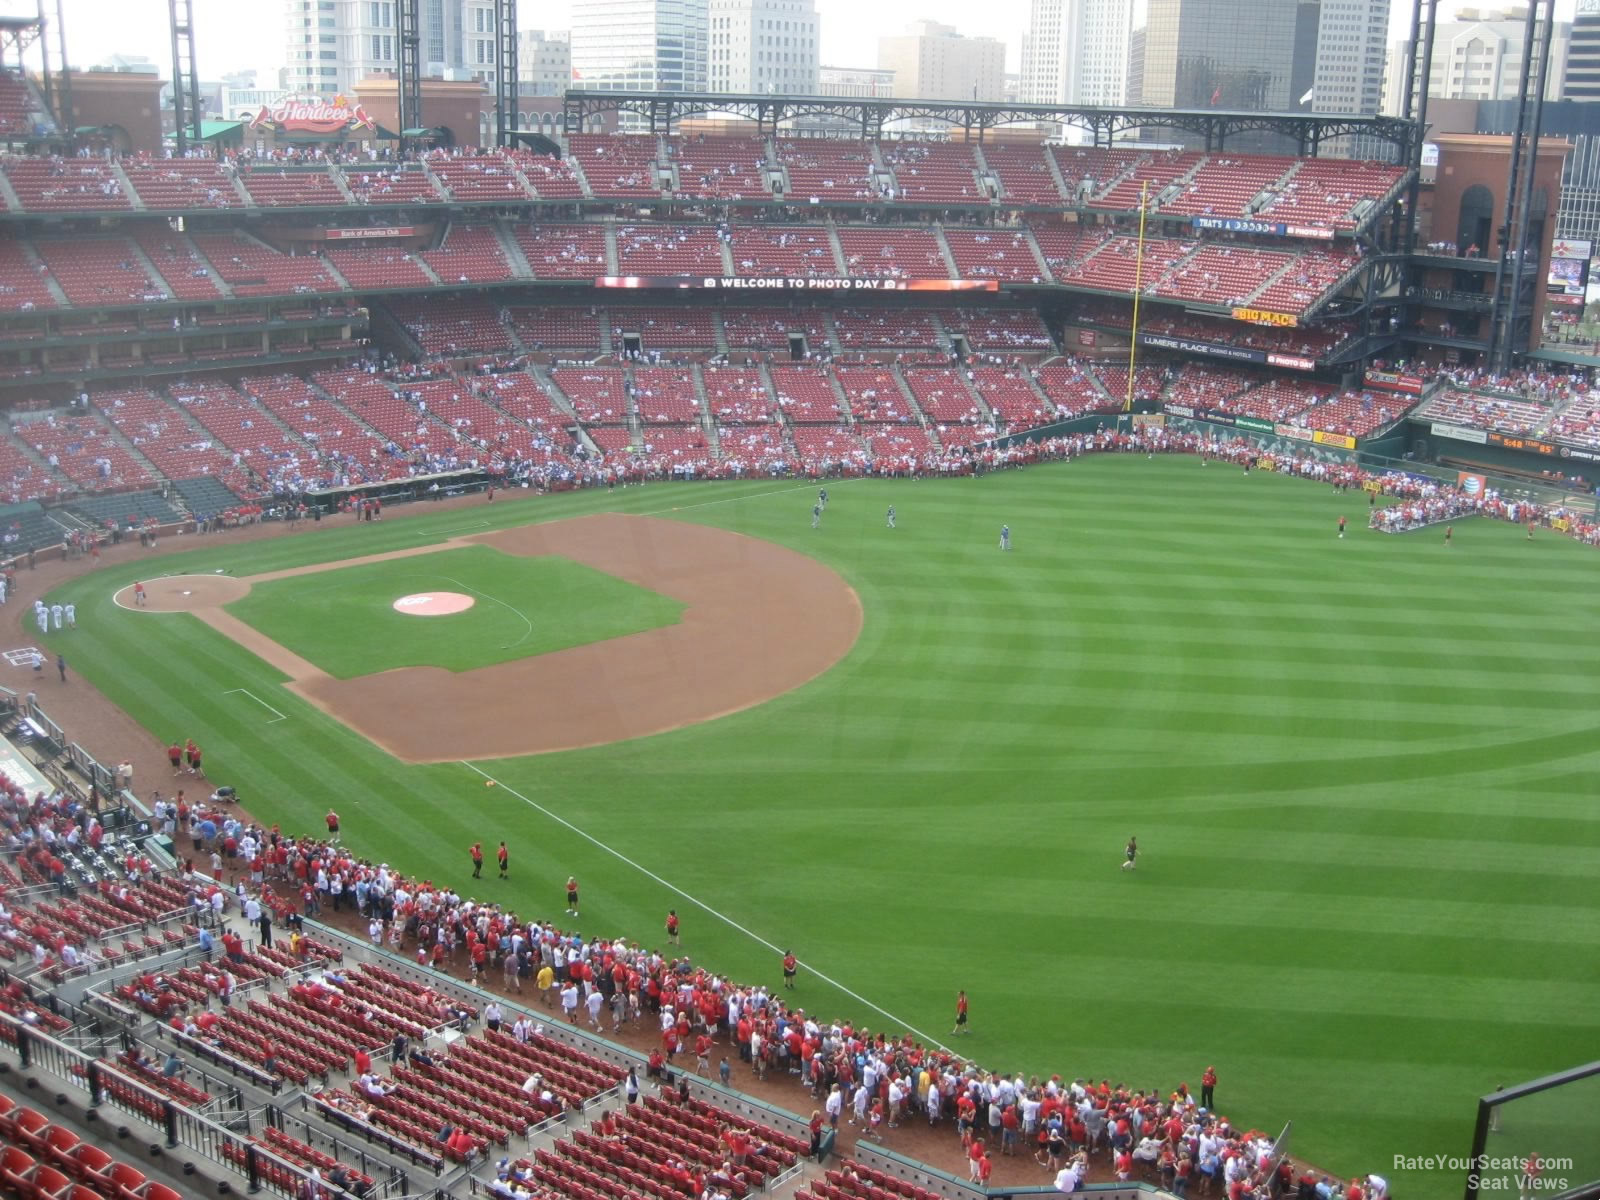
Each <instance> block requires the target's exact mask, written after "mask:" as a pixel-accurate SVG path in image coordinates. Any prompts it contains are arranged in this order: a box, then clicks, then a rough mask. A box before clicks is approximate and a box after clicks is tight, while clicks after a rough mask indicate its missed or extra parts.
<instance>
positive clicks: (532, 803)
mask: <svg viewBox="0 0 1600 1200" xmlns="http://www.w3.org/2000/svg"><path fill="white" fill-rule="evenodd" d="M786 490H787V489H786ZM713 503H720V501H714V502H713ZM645 515H647V514H645ZM459 761H460V762H461V765H462V766H463V767H466V768H467V770H469V771H472V772H474V773H475V774H477V775H480V776H482V777H483V778H484V779H486V780H488V781H490V782H491V783H493V784H494V785H495V786H496V787H499V788H502V789H504V790H505V791H507V792H510V793H511V794H512V795H513V796H515V797H516V798H517V799H518V800H521V801H522V802H523V803H524V804H526V805H527V806H528V807H529V808H531V809H534V810H535V811H536V812H540V813H543V814H544V815H545V816H547V817H549V818H550V819H551V820H552V821H554V822H556V824H558V825H564V826H565V827H566V828H568V829H570V830H571V831H572V832H573V833H575V834H577V835H578V836H579V837H581V838H583V840H584V841H586V842H589V843H590V844H592V845H594V846H597V847H599V848H600V849H601V850H604V851H605V852H606V853H607V854H609V855H611V856H612V857H613V858H617V859H621V860H622V861H623V862H625V863H627V864H628V866H630V867H632V868H633V869H634V870H635V871H638V872H639V873H640V874H641V875H644V876H646V877H648V878H650V879H652V880H654V881H655V882H656V883H659V884H660V885H661V886H662V887H664V888H666V889H667V890H668V891H671V892H676V893H677V894H678V895H680V896H682V897H683V898H684V899H685V900H687V901H688V902H689V903H690V904H693V905H694V906H695V907H696V908H699V909H702V910H704V911H705V912H708V913H710V914H711V915H712V916H713V917H715V918H716V919H717V920H719V921H721V922H722V923H723V924H725V925H730V926H732V927H733V928H734V929H737V930H738V931H739V932H740V933H742V934H744V935H745V936H746V937H747V938H750V939H751V940H752V941H755V942H759V943H760V944H761V945H763V946H765V947H766V948H767V949H768V950H771V951H772V952H773V953H774V954H782V953H783V950H782V948H781V947H779V946H775V945H773V944H772V943H771V942H769V941H767V939H766V938H764V937H762V936H761V935H760V934H759V933H756V932H755V931H754V930H751V929H746V928H745V927H744V926H743V925H741V924H739V922H737V921H735V920H734V919H733V918H732V917H730V916H728V915H727V914H726V913H721V912H718V911H717V910H716V909H714V908H712V907H711V906H710V905H709V904H707V903H706V902H705V901H704V900H701V899H699V898H698V897H696V896H691V895H690V894H689V893H688V892H686V891H684V890H683V889H682V888H681V887H679V886H678V885H677V884H675V883H671V882H669V881H668V880H665V879H663V878H661V876H659V875H657V874H656V873H655V872H654V871H652V870H651V869H650V868H649V867H646V866H644V865H643V864H642V863H637V862H635V861H634V860H633V859H631V858H629V857H628V856H627V855H626V854H624V853H622V851H620V850H618V849H616V848H615V847H613V846H608V845H606V843H604V842H602V841H601V840H600V839H599V838H597V837H595V836H594V835H593V834H592V833H589V832H587V831H585V830H582V829H579V828H578V827H577V826H576V825H574V824H573V823H572V822H571V821H569V820H567V819H566V818H565V817H563V816H561V815H560V814H559V813H554V812H551V811H550V810H549V809H548V808H546V807H545V806H544V805H542V804H540V803H539V802H538V801H537V800H530V799H529V798H528V797H527V796H524V795H523V794H522V793H521V792H519V791H517V789H516V788H514V787H509V786H507V785H506V784H504V783H502V782H501V781H500V780H498V779H496V778H495V777H494V776H493V775H490V774H489V773H488V772H486V771H483V770H481V769H480V768H478V767H477V766H475V765H474V764H472V763H469V762H467V761H466V760H465V759H461V760H459ZM797 961H798V962H799V963H800V965H801V966H803V967H805V969H806V970H807V971H809V972H810V973H811V974H812V975H815V976H816V977H817V978H818V979H820V980H822V982H823V983H826V984H828V985H830V986H832V987H835V988H837V989H838V990H839V991H841V992H843V993H844V994H845V995H846V996H849V997H850V998H851V999H852V1000H857V1001H859V1002H860V1003H862V1004H865V1005H866V1006H867V1007H868V1008H870V1009H871V1010H872V1011H873V1012H875V1013H878V1014H879V1015H881V1016H884V1017H887V1018H888V1019H889V1021H890V1022H891V1023H892V1024H894V1025H896V1026H898V1027H899V1028H901V1029H905V1030H908V1031H909V1032H911V1033H913V1034H915V1035H916V1036H917V1037H919V1038H921V1039H922V1040H923V1041H924V1042H926V1043H928V1044H929V1045H932V1046H937V1047H938V1048H939V1049H941V1050H948V1049H949V1047H948V1046H946V1045H945V1044H944V1043H943V1042H940V1041H939V1040H937V1039H936V1038H933V1037H931V1036H930V1035H928V1034H926V1033H923V1032H922V1030H920V1029H918V1028H917V1027H916V1026H915V1025H912V1024H911V1023H910V1022H909V1021H904V1020H901V1019H900V1018H899V1017H897V1016H895V1015H894V1014H893V1013H892V1012H890V1011H889V1010H888V1009H885V1008H879V1007H878V1006H877V1005H876V1004H874V1003H873V1002H872V1001H871V1000H868V999H867V998H866V997H865V996H863V995H862V994H861V993H860V992H854V991H851V990H850V989H849V988H847V987H845V985H844V984H842V983H840V982H839V981H838V980H837V979H833V978H830V977H829V976H827V975H824V974H823V973H822V972H821V971H819V970H817V969H816V968H815V967H814V966H812V965H811V964H810V963H808V962H806V961H805V960H804V959H798V960H797Z"/></svg>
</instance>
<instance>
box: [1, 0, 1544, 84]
mask: <svg viewBox="0 0 1600 1200" xmlns="http://www.w3.org/2000/svg"><path fill="white" fill-rule="evenodd" d="M142 2H143V3H144V4H146V5H148V7H149V8H150V9H151V13H150V16H151V17H152V18H155V19H152V20H149V21H144V22H139V23H137V24H136V25H134V26H133V28H130V22H129V20H128V16H129V12H128V5H127V4H126V3H125V2H124V0H62V8H63V12H64V16H63V19H64V21H65V22H66V26H67V30H66V32H67V43H68V51H69V53H70V55H71V57H72V60H73V64H74V65H75V66H90V65H94V64H96V63H99V62H103V61H104V60H106V59H107V58H109V57H111V56H112V55H114V54H122V55H128V56H143V57H147V58H149V59H151V60H152V61H153V62H154V63H155V64H156V67H157V69H158V70H159V71H160V73H161V74H162V75H167V74H169V73H170V67H169V60H170V57H171V51H170V45H169V40H168V34H167V29H166V20H165V16H166V12H165V7H164V6H163V5H161V4H159V3H158V0H142ZM1467 2H1468V0H1460V4H1467ZM1516 2H1517V0H1500V2H1495V0H1484V3H1482V5H1481V7H1484V8H1489V7H1510V6H1511V5H1513V4H1515V3H1516ZM1458 6H1459V5H1450V4H1445V5H1443V6H1442V7H1441V16H1443V14H1444V13H1446V12H1448V13H1450V14H1451V15H1453V12H1454V8H1455V7H1458ZM1574 6H1575V0H1557V4H1556V11H1557V16H1558V18H1559V19H1562V20H1570V19H1571V18H1572V14H1573V9H1574ZM1133 7H1134V16H1133V22H1134V25H1135V26H1137V25H1139V24H1140V23H1141V21H1142V17H1143V10H1144V7H1145V4H1144V0H1133ZM521 8H522V11H520V12H519V14H518V23H519V26H520V27H522V28H527V29H545V30H565V29H569V28H570V27H571V11H572V3H571V0H550V2H546V3H540V4H536V5H535V4H526V3H525V4H523V5H522V6H521ZM193 10H194V22H195V31H196V36H195V41H196V60H197V62H198V64H199V67H200V73H201V75H202V76H203V77H205V78H207V79H217V78H221V77H222V76H223V75H224V74H231V73H235V72H239V71H246V70H254V71H256V72H257V73H258V81H259V82H260V83H261V85H262V86H273V85H275V84H276V78H277V71H278V69H279V68H280V67H281V66H283V65H284V36H283V8H282V5H281V2H280V0H257V2H256V3H255V4H240V3H238V2H237V0H193ZM1029 10H1030V0H993V2H992V3H990V4H987V5H984V6H983V7H982V9H981V10H978V11H974V10H973V9H972V7H971V6H970V5H963V4H960V3H958V2H957V0H873V2H872V3H871V5H870V6H863V5H861V4H859V3H856V2H854V0H816V12H817V14H818V16H819V17H820V18H821V27H822V28H821V42H822V45H821V63H822V65H823V66H828V67H870V66H872V65H873V64H874V63H875V62H876V56H877V44H878V38H879V37H882V36H887V35H894V34H899V33H901V32H903V31H904V29H905V27H906V26H907V25H908V24H910V23H912V22H914V21H919V20H923V19H927V20H933V21H939V22H943V23H945V24H949V25H953V26H954V27H955V28H956V29H958V30H959V31H960V32H961V33H962V34H964V35H967V36H989V37H995V38H999V39H1000V40H1001V41H1003V42H1004V43H1005V45H1006V70H1007V71H1008V72H1012V73H1015V72H1018V71H1020V70H1021V53H1022V41H1023V37H1024V35H1025V34H1026V32H1027V29H1028V21H1029ZM33 12H34V4H33V0H0V15H32V13H33ZM1410 12H1411V2H1410V0H1394V3H1393V9H1392V11H1391V14H1390V31H1389V39H1388V40H1389V41H1390V43H1392V42H1394V41H1396V40H1398V39H1401V38H1403V37H1405V36H1406V33H1407V31H1408V28H1409V22H1410ZM830 18H832V19H831V20H830Z"/></svg>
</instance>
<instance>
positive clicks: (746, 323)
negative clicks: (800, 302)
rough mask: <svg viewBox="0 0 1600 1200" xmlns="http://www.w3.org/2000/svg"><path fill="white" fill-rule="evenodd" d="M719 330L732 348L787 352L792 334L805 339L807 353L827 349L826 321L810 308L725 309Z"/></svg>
mask: <svg viewBox="0 0 1600 1200" xmlns="http://www.w3.org/2000/svg"><path fill="white" fill-rule="evenodd" d="M722 330H723V333H724V334H725V335H726V336H727V339H728V345H729V346H731V347H733V348H735V349H755V350H788V349H789V348H790V344H789V338H790V337H791V336H792V335H795V334H798V335H800V336H801V337H803V338H805V340H806V351H807V353H812V354H815V353H820V352H822V351H824V350H826V349H827V348H828V326H827V320H826V318H825V317H824V316H823V315H822V313H820V312H818V311H817V310H816V309H813V308H799V309H796V308H777V307H773V308H758V307H753V308H746V307H739V308H729V309H725V310H724V311H723V314H722Z"/></svg>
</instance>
